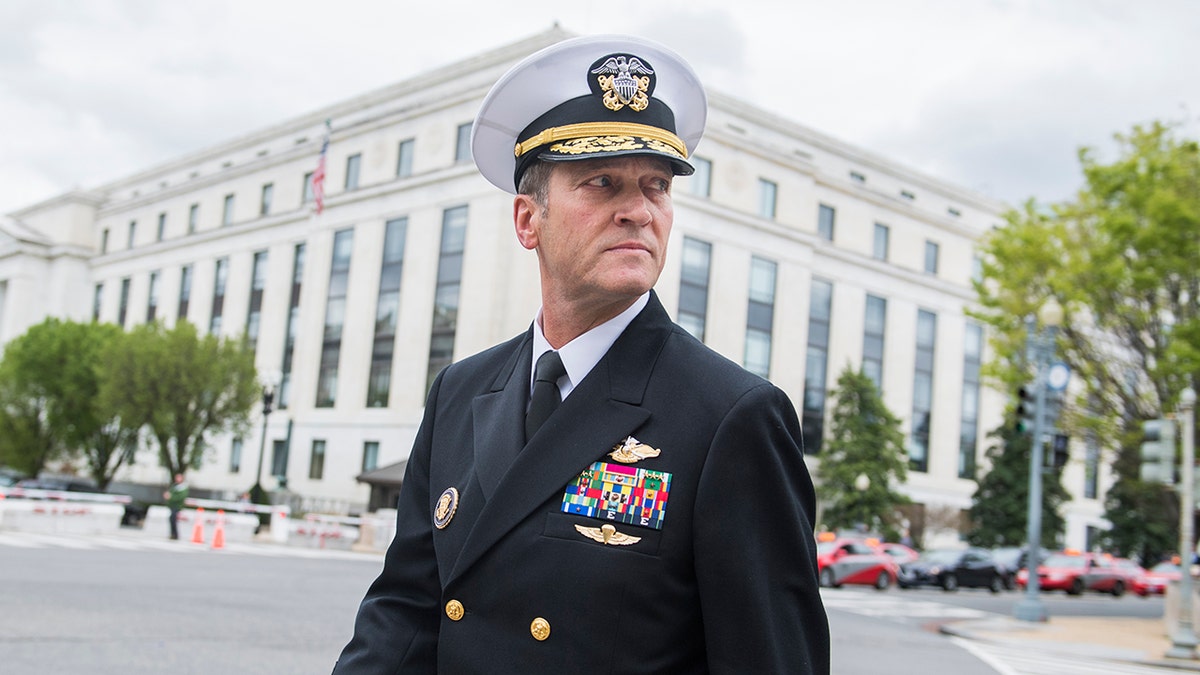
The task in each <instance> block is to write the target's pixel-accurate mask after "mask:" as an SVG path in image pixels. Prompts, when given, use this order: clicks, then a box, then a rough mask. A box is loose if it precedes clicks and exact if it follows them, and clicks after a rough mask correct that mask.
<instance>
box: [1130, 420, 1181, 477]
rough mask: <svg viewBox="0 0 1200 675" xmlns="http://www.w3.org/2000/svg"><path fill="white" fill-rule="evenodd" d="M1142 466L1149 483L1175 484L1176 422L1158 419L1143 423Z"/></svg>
mask: <svg viewBox="0 0 1200 675" xmlns="http://www.w3.org/2000/svg"><path fill="white" fill-rule="evenodd" d="M1141 459H1142V466H1141V471H1140V472H1139V475H1140V477H1141V479H1142V480H1143V481H1145V482H1147V483H1163V484H1166V485H1173V484H1174V483H1175V422H1173V421H1172V420H1166V419H1158V420H1147V421H1145V422H1142V447H1141Z"/></svg>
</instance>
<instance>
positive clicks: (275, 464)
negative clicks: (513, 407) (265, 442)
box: [271, 440, 288, 484]
mask: <svg viewBox="0 0 1200 675" xmlns="http://www.w3.org/2000/svg"><path fill="white" fill-rule="evenodd" d="M287 469H288V442H287V441H286V440H285V441H273V442H272V443H271V475H272V476H274V477H275V478H276V480H278V481H280V483H281V484H285V483H286V481H287Z"/></svg>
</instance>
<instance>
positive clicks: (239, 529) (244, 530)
mask: <svg viewBox="0 0 1200 675" xmlns="http://www.w3.org/2000/svg"><path fill="white" fill-rule="evenodd" d="M170 515H171V510H170V509H168V508H167V507H165V506H159V505H154V506H151V507H150V508H149V509H147V510H146V522H145V523H144V524H143V525H142V529H143V530H144V531H145V532H147V533H150V534H155V533H161V534H162V536H163V537H164V538H165V537H167V536H169V535H170V534H171V524H170V523H169V522H168V520H167V519H168V518H169V517H170ZM217 515H218V514H217V511H215V510H213V511H210V510H208V509H205V510H204V520H203V525H204V543H205V544H211V543H212V538H213V532H214V531H215V529H216V526H217ZM198 517H199V511H197V510H196V509H183V510H182V511H180V512H179V538H180V539H184V540H190V539H191V538H192V530H193V529H195V527H196V520H197V518H198ZM224 518H225V542H226V543H235V542H236V543H240V544H248V543H250V542H252V541H254V532H255V530H257V529H258V516H256V515H254V514H253V513H229V512H228V511H226V512H225V513H224Z"/></svg>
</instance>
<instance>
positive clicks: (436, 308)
mask: <svg viewBox="0 0 1200 675" xmlns="http://www.w3.org/2000/svg"><path fill="white" fill-rule="evenodd" d="M468 126H469V125H468ZM460 131H461V127H460ZM466 243H467V207H466V206H456V207H454V208H451V209H446V211H445V212H444V213H443V214H442V246H441V253H440V256H439V259H438V273H437V288H436V289H435V290H434V297H433V329H432V332H431V334H430V339H429V367H428V369H427V371H426V376H425V390H426V391H429V389H430V387H432V386H433V380H434V378H436V377H437V374H438V373H440V372H441V371H442V369H443V368H445V367H446V366H448V365H450V362H451V360H452V359H453V358H454V337H455V335H456V334H457V331H458V293H459V289H460V288H461V286H462V269H463V253H464V252H465V250H466Z"/></svg>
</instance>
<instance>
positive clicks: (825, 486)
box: [818, 366, 909, 541]
mask: <svg viewBox="0 0 1200 675" xmlns="http://www.w3.org/2000/svg"><path fill="white" fill-rule="evenodd" d="M831 395H832V397H833V398H834V400H835V402H834V406H833V423H832V425H831V428H830V432H829V443H828V444H827V445H826V447H825V449H824V451H823V452H822V453H821V464H820V467H819V468H818V475H819V476H820V479H821V480H820V487H819V488H818V494H819V495H820V497H821V499H822V501H823V502H824V504H825V510H824V516H823V520H824V522H825V525H826V526H827V527H829V528H830V529H834V530H836V529H843V528H854V527H858V526H860V525H861V526H863V527H865V528H866V529H867V530H868V531H872V532H878V533H879V534H882V535H883V536H884V537H885V538H887V539H890V540H893V541H894V540H896V539H897V538H898V536H899V515H898V513H897V507H899V506H902V505H904V504H908V503H909V499H908V498H907V497H905V496H904V495H902V494H900V493H899V492H897V491H895V490H894V489H893V486H894V485H896V484H899V483H903V482H904V481H905V480H907V478H908V456H907V453H906V452H905V451H904V434H903V433H901V431H900V420H899V419H898V418H897V417H896V416H895V415H893V414H892V413H891V411H889V410H888V409H887V406H886V405H884V403H883V399H882V398H880V396H879V390H878V389H877V388H876V387H875V383H874V382H873V381H872V380H871V378H870V377H867V375H866V374H864V373H863V372H861V371H860V372H857V373H856V372H854V370H852V369H851V368H850V367H849V366H847V367H846V369H845V370H843V371H842V373H841V375H839V376H838V383H837V388H836V389H835V390H834V391H833V392H832V394H831ZM859 476H866V479H867V480H868V481H869V483H868V484H867V486H866V489H862V490H860V489H858V488H859V487H861V486H860V485H858V484H857V483H858V482H859V480H860V479H859Z"/></svg>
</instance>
